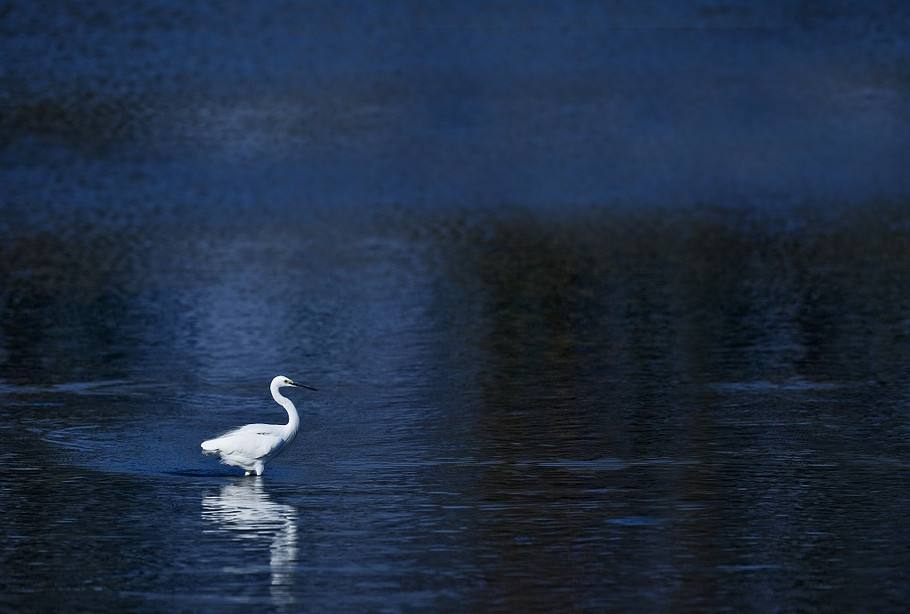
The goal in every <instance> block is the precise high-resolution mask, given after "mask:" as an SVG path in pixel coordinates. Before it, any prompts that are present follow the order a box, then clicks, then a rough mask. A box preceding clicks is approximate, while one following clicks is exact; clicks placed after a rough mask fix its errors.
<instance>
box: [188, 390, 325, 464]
mask: <svg viewBox="0 0 910 614" xmlns="http://www.w3.org/2000/svg"><path fill="white" fill-rule="evenodd" d="M284 386H296V387H298V388H308V389H310V390H316V389H315V388H313V387H312V386H307V385H306V384H297V383H294V382H292V381H291V380H290V379H288V378H286V377H285V376H283V375H277V376H275V378H274V379H272V385H271V386H270V387H269V388H270V390H271V391H272V398H273V399H275V402H276V403H278V404H279V405H281V406H282V407H283V408H284V409H285V410H287V412H288V423H287V424H247V425H246V426H241V427H239V428H236V429H233V430H231V431H228V432H227V433H225V434H224V435H221V436H220V437H215V438H214V439H209V440H208V441H203V442H202V453H203V454H217V455H218V456H220V457H221V462H222V463H224V464H225V465H233V466H235V467H240V468H241V469H243V470H244V471H246V473H245V475H252V474H254V473H255V474H256V475H262V472H263V471H264V470H265V463H266V461H268V460H269V459H271V458H273V457H275V456H277V455H278V453H279V452H281V451H282V450H283V449H284V448H285V446H287V445H288V444H289V443H291V441H292V440H293V439H294V436H295V435H296V434H297V430H298V429H299V428H300V416H298V415H297V408H296V407H294V404H293V403H291V400H290V399H289V398H287V397H286V396H284V395H282V394H281V393H280V392H278V389H279V388H283V387H284Z"/></svg>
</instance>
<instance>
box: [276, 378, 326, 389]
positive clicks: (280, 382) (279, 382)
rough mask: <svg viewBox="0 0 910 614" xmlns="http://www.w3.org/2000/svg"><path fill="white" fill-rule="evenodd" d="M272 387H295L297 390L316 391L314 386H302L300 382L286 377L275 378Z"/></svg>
mask: <svg viewBox="0 0 910 614" xmlns="http://www.w3.org/2000/svg"><path fill="white" fill-rule="evenodd" d="M272 386H273V387H275V388H282V387H284V386H294V387H296V388H306V389H308V390H316V389H315V388H313V387H312V386H307V385H306V384H301V383H300V382H295V381H293V380H292V379H291V378H289V377H285V376H283V375H276V376H275V378H274V379H272Z"/></svg>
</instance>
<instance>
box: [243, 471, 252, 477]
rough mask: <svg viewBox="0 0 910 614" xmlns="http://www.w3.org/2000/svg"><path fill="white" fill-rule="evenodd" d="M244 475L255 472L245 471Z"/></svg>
mask: <svg viewBox="0 0 910 614" xmlns="http://www.w3.org/2000/svg"><path fill="white" fill-rule="evenodd" d="M243 475H245V476H246V475H253V472H252V471H244V472H243Z"/></svg>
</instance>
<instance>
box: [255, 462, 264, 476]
mask: <svg viewBox="0 0 910 614" xmlns="http://www.w3.org/2000/svg"><path fill="white" fill-rule="evenodd" d="M254 471H255V472H256V475H262V472H263V471H265V465H263V464H262V463H258V464H257V465H256V467H254Z"/></svg>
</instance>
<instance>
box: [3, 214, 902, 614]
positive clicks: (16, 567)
mask: <svg viewBox="0 0 910 614" xmlns="http://www.w3.org/2000/svg"><path fill="white" fill-rule="evenodd" d="M900 215H901V213H900V211H899V210H898V211H895V210H893V209H888V208H887V207H880V208H878V210H877V211H876V213H875V214H874V216H872V217H871V218H870V214H869V213H867V212H863V211H859V212H857V211H850V210H847V211H843V212H841V213H840V214H839V215H837V216H832V215H826V216H819V215H817V214H816V213H813V212H811V211H804V212H787V213H786V214H784V213H775V214H762V213H759V212H755V211H753V212H751V213H748V212H743V211H736V210H706V209H689V210H686V211H676V212H667V211H655V212H653V213H651V214H643V213H632V212H627V213H623V214H615V213H614V214H606V213H603V212H598V211H597V210H592V211H588V212H576V213H575V214H571V215H570V214H567V213H563V214H560V215H559V216H558V217H559V219H554V217H553V216H550V217H547V216H546V215H545V214H542V213H532V212H528V211H525V210H520V209H516V210H512V211H511V212H500V213H498V214H496V215H492V214H488V213H483V212H479V211H474V210H469V211H456V210H453V211H448V212H442V213H440V212H438V211H437V212H433V213H427V212H425V211H424V212H420V211H404V210H391V211H382V212H380V213H375V214H370V215H364V216H361V217H360V218H359V219H355V220H352V219H350V218H344V219H342V218H341V217H340V216H339V217H334V218H331V219H326V220H323V221H320V219H319V218H318V217H314V218H313V219H311V220H308V221H306V222H303V221H295V220H284V219H278V220H274V219H259V220H257V221H258V224H259V226H257V227H256V229H251V228H248V227H234V226H231V225H230V224H220V223H219V222H215V221H211V222H208V223H203V225H202V226H196V227H192V228H182V227H175V226H168V225H164V226H160V227H158V226H155V225H154V223H153V222H154V220H153V219H151V218H150V219H149V220H148V223H146V224H144V225H143V226H142V236H143V240H142V241H136V240H135V236H136V235H135V234H134V233H136V232H138V231H137V229H135V228H132V227H131V226H129V225H127V226H125V227H122V228H117V227H114V226H113V225H111V226H110V227H106V226H104V225H100V226H95V227H93V228H92V229H81V230H80V231H78V232H75V231H71V230H67V229H66V228H56V229H54V231H53V232H50V231H42V230H32V231H26V230H22V231H20V232H19V233H18V234H17V236H16V240H15V241H13V242H12V243H7V244H6V245H5V246H4V247H3V248H2V252H3V253H2V256H3V258H2V261H3V262H4V263H5V265H4V268H3V270H2V276H3V280H4V284H3V287H4V301H3V317H2V319H0V322H2V329H0V340H2V344H0V348H2V363H0V382H2V386H0V408H2V412H3V420H2V426H0V430H2V439H3V442H4V445H3V447H2V459H0V460H2V463H3V466H4V468H5V471H4V472H3V473H2V474H0V497H2V503H3V508H4V510H5V512H4V525H5V530H4V536H5V537H4V540H3V542H2V544H3V545H2V553H0V556H2V565H3V570H4V573H3V574H2V577H3V579H2V591H0V594H2V595H3V596H2V603H4V604H5V605H9V606H15V605H22V604H25V603H28V604H30V605H32V606H34V607H36V608H38V609H42V608H44V607H47V608H51V607H53V606H54V605H55V604H60V603H72V604H79V605H84V606H91V607H92V608H96V607H105V606H109V607H127V606H135V607H142V608H148V607H151V608H153V609H159V608H160V609H165V608H168V609H170V608H173V607H177V608H204V607H226V606H227V607H236V608H237V609H244V608H246V607H249V606H250V605H255V606H257V607H263V608H266V609H274V610H294V609H299V608H300V607H307V608H312V609H317V610H318V609H327V608H338V609H352V608H367V609H375V608H383V607H385V608H398V607H424V606H428V607H435V608H439V607H445V608H449V607H457V608H465V609H470V608H474V607H487V608H502V609H521V608H530V609H542V608H546V609H563V608H570V607H571V608H576V607H590V608H595V609H601V608H614V607H615V608H632V609H639V608H640V609H653V608H660V609H666V608H676V607H698V606H702V607H705V608H712V609H713V608H716V607H719V606H721V605H723V606H734V605H740V606H744V607H759V608H760V609H777V608H783V609H791V608H794V609H796V608H816V607H826V606H832V605H834V604H836V605H838V606H855V607H859V608H865V607H871V608H873V609H879V608H889V607H897V606H898V605H903V604H906V599H907V592H906V588H905V587H906V570H907V569H908V564H910V559H908V556H910V555H908V554H907V553H908V552H910V550H908V549H907V548H906V547H904V546H906V545H907V540H908V538H910V522H908V521H907V520H906V516H905V514H904V510H906V509H907V505H908V503H910V501H908V499H910V490H908V489H907V487H906V484H905V482H906V480H905V476H906V472H907V468H908V461H907V458H908V456H907V454H908V452H910V449H908V448H910V447H908V444H907V440H908V435H910V429H908V423H907V410H906V408H907V406H908V403H910V400H908V399H907V394H908V379H907V376H906V369H904V367H903V365H904V364H905V362H906V360H905V357H906V354H907V350H906V339H907V322H908V321H910V320H908V317H910V305H908V304H907V302H906V301H905V300H904V299H903V297H904V296H906V295H907V294H906V288H905V285H906V280H907V279H910V277H908V276H907V272H908V271H907V266H908V262H910V260H908V259H907V258H906V257H905V254H906V253H908V252H907V248H908V246H910V234H908V233H907V231H906V230H896V228H899V224H896V218H898V217H899V216H900ZM889 216H890V217H889ZM810 222H811V223H810ZM323 223H324V225H323ZM904 228H907V226H906V225H905V226H904ZM200 236H212V237H217V241H215V240H212V241H211V243H210V244H208V245H207V246H206V248H205V249H202V248H200V247H199V241H200V240H201V239H200V238H199V237H200ZM340 237H343V238H344V240H339V238H340ZM36 243H47V244H51V245H53V246H55V248H54V249H37V250H36V249H35V247H34V246H35V244H36ZM657 246H660V249H657ZM734 261H735V262H736V264H735V265H734V264H733V262H734ZM277 372H283V373H287V374H288V375H290V376H291V377H296V378H299V379H301V380H304V381H307V382H310V383H312V384H314V385H316V386H317V387H319V389H320V390H319V392H309V391H305V390H304V391H296V390H295V391H291V393H290V394H291V395H292V396H293V398H294V400H295V401H296V402H297V403H298V406H299V407H300V409H301V412H302V430H301V432H300V434H299V435H298V438H297V440H296V441H295V442H294V444H293V445H292V447H291V448H290V449H288V450H287V451H286V452H285V453H284V454H283V455H282V456H281V457H279V458H278V459H276V460H275V461H274V462H273V463H271V464H270V465H269V466H268V467H267V471H266V473H265V475H264V476H263V477H261V478H243V477H239V476H238V472H237V471H235V470H232V469H230V468H226V467H222V466H219V465H217V464H216V463H215V462H214V461H213V460H211V459H210V458H205V457H202V456H201V455H200V454H199V449H198V444H199V442H200V441H201V440H202V439H204V438H206V437H208V436H210V435H211V434H213V433H215V432H218V431H219V430H222V429H224V428H227V427H229V426H233V425H237V424H243V423H246V422H259V421H275V422H277V421H280V420H282V412H281V410H280V408H278V406H277V405H275V404H274V403H272V401H271V400H270V399H269V396H268V390H267V385H268V381H269V378H270V377H271V376H272V375H274V374H275V373H277Z"/></svg>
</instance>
